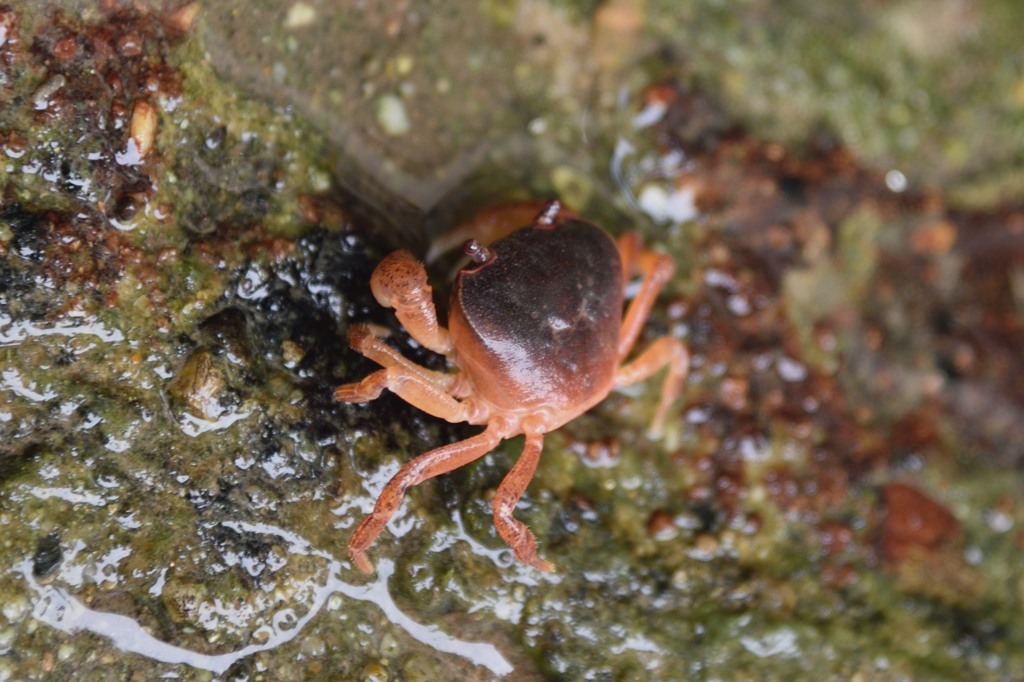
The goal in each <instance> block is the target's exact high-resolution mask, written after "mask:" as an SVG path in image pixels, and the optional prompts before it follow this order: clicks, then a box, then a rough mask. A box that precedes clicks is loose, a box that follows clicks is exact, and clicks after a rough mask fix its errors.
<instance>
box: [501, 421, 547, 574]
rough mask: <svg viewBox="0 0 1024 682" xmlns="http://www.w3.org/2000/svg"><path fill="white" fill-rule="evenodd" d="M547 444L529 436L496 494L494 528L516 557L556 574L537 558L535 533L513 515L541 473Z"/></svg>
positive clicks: (535, 436)
mask: <svg viewBox="0 0 1024 682" xmlns="http://www.w3.org/2000/svg"><path fill="white" fill-rule="evenodd" d="M543 445H544V437H543V436H542V435H541V434H539V433H527V434H526V446H525V447H524V448H523V454H521V455H520V456H519V461H517V462H516V463H515V466H513V467H512V469H510V470H509V472H508V473H507V474H506V475H505V478H504V479H503V480H502V482H501V485H499V486H498V491H497V492H496V493H495V494H494V503H493V507H494V527H495V528H497V530H498V535H500V536H501V537H502V539H503V540H504V541H505V542H506V543H507V544H508V546H509V547H511V548H512V552H513V553H514V554H515V555H516V558H517V559H519V560H520V561H522V562H523V563H524V564H529V565H530V566H533V567H534V568H536V569H538V570H541V571H552V570H554V566H552V565H551V564H550V563H548V562H547V561H544V560H543V559H541V558H540V557H539V556H537V542H536V540H534V537H533V533H531V532H530V529H529V528H527V527H526V526H525V525H524V524H523V523H522V522H521V521H518V520H516V518H515V517H514V516H512V512H513V511H514V510H515V508H516V504H517V503H518V502H519V499H520V498H521V497H522V496H523V493H524V492H526V486H528V485H529V484H530V479H532V478H533V472H534V471H536V470H537V461H538V460H539V459H540V451H541V448H542V447H543Z"/></svg>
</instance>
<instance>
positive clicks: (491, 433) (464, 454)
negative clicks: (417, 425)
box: [348, 423, 503, 573]
mask: <svg viewBox="0 0 1024 682" xmlns="http://www.w3.org/2000/svg"><path fill="white" fill-rule="evenodd" d="M502 435H503V434H502V429H501V426H500V425H499V424H497V423H493V424H489V425H488V426H487V428H486V429H484V431H483V432H482V433H480V434H477V435H476V436H473V437H472V438H467V439H466V440H460V441H458V442H456V443H451V444H450V445H444V446H442V447H439V448H436V449H434V450H430V451H429V452H425V453H423V454H422V455H420V456H419V457H417V458H415V459H413V460H410V461H408V462H406V463H405V464H404V465H403V466H402V468H401V469H399V470H398V473H396V474H395V475H394V476H393V477H392V478H391V480H390V481H388V483H387V485H385V486H384V490H382V491H381V493H380V497H378V498H377V503H376V504H375V505H374V507H373V511H372V512H370V513H369V515H367V516H366V518H364V519H363V520H362V521H361V522H360V523H359V525H358V526H357V527H356V529H355V531H354V532H353V533H352V537H351V538H350V539H349V541H348V554H349V556H350V557H352V563H354V564H355V566H356V568H358V569H359V570H360V571H362V572H363V573H371V572H372V571H373V564H372V563H370V560H369V559H367V558H366V549H367V548H368V547H369V546H370V544H371V543H372V542H373V541H374V539H375V538H376V537H377V536H378V535H380V532H381V531H382V530H384V527H385V526H386V525H387V523H388V521H389V520H390V519H391V517H392V516H394V514H395V512H396V511H398V508H399V507H400V506H401V504H402V498H403V497H405V491H406V490H408V489H409V488H411V487H412V486H414V485H416V484H418V483H421V482H423V481H425V480H427V479H428V478H433V477H435V476H440V475H441V474H445V473H448V472H449V471H452V470H454V469H458V468H459V467H461V466H465V465H466V464H469V463H470V462H472V461H474V460H476V459H479V458H480V457H483V456H484V455H486V454H487V453H488V452H490V451H491V450H493V449H494V447H495V446H496V445H497V444H498V443H499V442H500V441H501V439H502Z"/></svg>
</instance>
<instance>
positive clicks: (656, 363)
mask: <svg viewBox="0 0 1024 682" xmlns="http://www.w3.org/2000/svg"><path fill="white" fill-rule="evenodd" d="M666 366H667V367H668V376H666V377H665V383H664V384H662V385H661V401H660V402H659V403H658V409H657V410H655V412H654V419H652V420H651V429H650V430H651V434H652V435H655V436H657V435H660V434H661V427H662V425H663V424H664V422H665V415H666V414H667V413H668V408H669V406H670V405H671V404H672V401H673V400H675V399H676V397H678V395H679V391H680V390H681V389H682V387H683V379H684V378H686V372H687V371H688V370H689V368H690V354H689V353H688V352H687V350H686V346H684V345H683V344H682V343H681V342H679V341H678V340H677V339H673V338H669V337H668V336H663V337H661V338H660V339H658V340H656V341H655V342H654V343H652V344H651V345H650V346H649V347H648V348H646V349H645V350H644V352H643V353H641V354H640V355H639V356H637V357H636V359H634V360H633V361H632V362H628V363H626V364H625V365H622V366H621V367H619V369H618V371H616V372H615V385H616V386H628V385H629V384H635V383H637V382H638V381H643V380H644V379H646V378H648V377H650V376H651V375H652V374H654V373H655V372H657V371H658V370H660V369H661V368H663V367H666Z"/></svg>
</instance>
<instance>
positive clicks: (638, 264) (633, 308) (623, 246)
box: [617, 232, 675, 362]
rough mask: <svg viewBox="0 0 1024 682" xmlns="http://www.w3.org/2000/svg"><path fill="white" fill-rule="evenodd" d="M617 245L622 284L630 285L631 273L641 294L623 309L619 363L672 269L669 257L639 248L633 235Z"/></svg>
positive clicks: (631, 346) (627, 352)
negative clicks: (638, 282)
mask: <svg viewBox="0 0 1024 682" xmlns="http://www.w3.org/2000/svg"><path fill="white" fill-rule="evenodd" d="M617 245H618V247H619V255H620V257H621V258H622V270H623V278H624V283H626V282H628V281H629V279H630V278H631V277H632V275H633V273H634V272H637V273H639V274H640V275H641V276H642V277H643V281H642V282H641V283H640V290H639V291H638V292H637V294H636V296H634V297H633V300H632V302H630V304H629V307H628V308H627V309H626V316H625V317H624V318H623V320H622V328H621V331H620V332H619V361H620V362H621V361H622V360H623V359H625V357H626V356H627V355H629V351H630V350H632V349H633V346H634V345H635V344H636V340H637V338H638V337H639V336H640V330H641V329H642V328H643V326H644V321H645V320H646V319H647V315H648V314H649V313H650V312H651V308H652V307H654V299H655V298H657V296H658V292H659V291H661V288H662V287H663V286H665V282H667V281H668V279H669V277H671V276H672V272H673V270H675V265H674V264H673V262H672V258H671V257H670V256H666V255H664V254H661V253H657V252H656V251H649V250H647V249H645V248H643V247H642V246H641V244H640V237H639V236H638V235H637V234H636V233H635V232H629V233H627V234H624V235H622V236H621V237H619V239H618V241H617Z"/></svg>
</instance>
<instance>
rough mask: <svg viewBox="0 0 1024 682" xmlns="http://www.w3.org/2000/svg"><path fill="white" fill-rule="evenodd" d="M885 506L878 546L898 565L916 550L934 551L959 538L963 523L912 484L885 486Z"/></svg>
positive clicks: (883, 491) (889, 559)
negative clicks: (959, 522)
mask: <svg viewBox="0 0 1024 682" xmlns="http://www.w3.org/2000/svg"><path fill="white" fill-rule="evenodd" d="M882 506H883V508H884V515H883V517H882V524H881V528H880V532H879V538H878V546H879V549H880V550H881V551H882V555H883V556H884V557H885V559H886V561H889V562H890V563H893V564H899V563H901V562H903V561H904V560H906V559H907V558H909V557H911V556H912V555H913V554H914V552H915V551H920V550H924V551H927V552H934V551H935V550H937V549H938V548H939V547H940V546H941V545H943V544H944V543H946V542H950V541H954V540H956V539H957V538H959V537H960V526H959V524H958V523H957V520H956V518H955V517H954V516H953V514H952V513H951V512H950V511H949V510H948V509H946V508H945V507H944V506H942V505H941V504H939V503H938V502H936V501H935V500H933V499H932V498H930V497H928V496H927V495H925V494H924V493H922V492H921V491H920V490H918V489H917V488H914V487H913V486H910V485H907V484H905V483H890V484H889V485H887V486H885V487H884V488H882Z"/></svg>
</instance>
